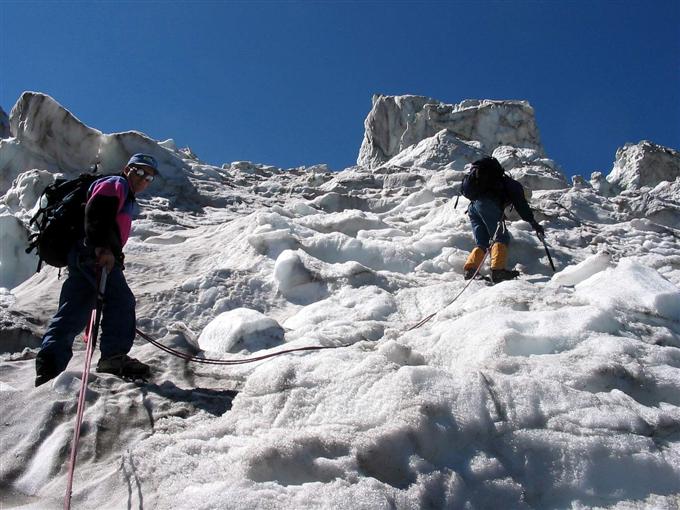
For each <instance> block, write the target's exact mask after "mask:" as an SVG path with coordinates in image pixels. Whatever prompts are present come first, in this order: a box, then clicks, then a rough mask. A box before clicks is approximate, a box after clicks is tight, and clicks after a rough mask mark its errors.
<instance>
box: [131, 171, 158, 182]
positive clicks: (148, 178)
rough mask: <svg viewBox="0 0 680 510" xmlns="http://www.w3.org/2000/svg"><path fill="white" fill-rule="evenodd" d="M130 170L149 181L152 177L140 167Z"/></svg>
mask: <svg viewBox="0 0 680 510" xmlns="http://www.w3.org/2000/svg"><path fill="white" fill-rule="evenodd" d="M131 172H132V173H133V174H135V175H138V176H139V177H144V179H145V180H146V181H147V182H151V181H153V179H154V176H153V175H151V174H148V173H146V172H145V171H144V170H142V169H141V168H132V170H131Z"/></svg>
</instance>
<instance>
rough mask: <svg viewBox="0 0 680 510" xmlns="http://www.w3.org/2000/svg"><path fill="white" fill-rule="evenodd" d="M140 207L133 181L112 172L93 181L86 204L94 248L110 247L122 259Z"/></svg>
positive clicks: (89, 241)
mask: <svg viewBox="0 0 680 510" xmlns="http://www.w3.org/2000/svg"><path fill="white" fill-rule="evenodd" d="M137 212H138V207H137V202H136V201H135V195H134V193H133V192H132V190H131V189H130V183H128V180H127V179H126V178H125V177H123V176H121V175H110V176H108V177H103V178H101V179H98V180H96V181H94V182H93V183H92V186H90V189H89V191H88V200H87V204H86V205H85V241H86V244H87V245H88V246H91V247H93V248H99V247H101V248H109V249H110V250H111V251H112V252H113V254H114V255H115V257H116V258H117V259H119V260H121V261H122V258H123V246H125V243H127V240H128V237H130V229H131V227H132V219H133V218H134V217H135V216H136V215H137Z"/></svg>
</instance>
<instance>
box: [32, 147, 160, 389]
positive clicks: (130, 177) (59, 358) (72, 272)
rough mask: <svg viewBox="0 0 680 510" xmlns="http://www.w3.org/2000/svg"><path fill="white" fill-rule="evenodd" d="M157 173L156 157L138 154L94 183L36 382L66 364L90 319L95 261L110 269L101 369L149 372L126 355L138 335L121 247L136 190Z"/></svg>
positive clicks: (50, 376) (42, 350)
mask: <svg viewBox="0 0 680 510" xmlns="http://www.w3.org/2000/svg"><path fill="white" fill-rule="evenodd" d="M157 175H158V163H157V162H156V159H155V158H154V157H153V156H150V155H148V154H135V155H133V156H132V157H131V158H130V160H129V161H128V163H127V165H126V166H125V168H123V171H122V173H121V174H120V175H110V176H107V177H102V178H101V179H98V180H96V181H94V182H93V183H92V186H91V187H90V189H89V191H88V201H87V204H86V206H85V238H84V239H81V240H80V241H78V242H77V243H76V245H75V246H74V247H73V248H72V249H71V252H70V253H69V256H68V278H67V279H66V281H65V282H64V284H63V286H62V288H61V294H60V296H59V308H58V309H57V313H56V314H55V315H54V317H53V318H52V320H51V321H50V323H49V326H48V327H47V331H46V332H45V335H44V336H43V340H42V346H41V348H40V352H39V353H38V355H37V357H36V359H35V368H36V378H35V385H36V386H40V385H41V384H45V383H46V382H47V381H49V380H51V379H53V378H54V377H56V376H57V375H59V374H60V373H61V372H63V371H64V370H65V369H66V366H67V365H68V362H69V361H70V359H71V357H72V356H73V351H72V345H73V340H74V338H75V336H76V335H77V334H78V333H80V332H81V331H82V330H83V328H84V327H85V326H86V325H87V323H88V319H89V316H90V311H91V310H92V308H93V306H94V304H95V300H96V292H95V289H96V276H95V275H96V267H97V266H98V267H99V268H105V269H106V272H107V275H108V276H107V280H106V290H105V293H104V307H103V313H102V321H101V328H102V334H101V338H100V342H99V348H100V350H101V358H100V359H99V362H98V363H97V371H98V372H106V373H111V374H116V375H120V376H125V377H136V376H139V377H145V376H148V374H149V366H148V365H146V364H145V363H142V362H141V361H139V360H136V359H134V358H131V357H130V356H128V354H127V353H128V352H129V351H130V349H131V348H132V342H133V340H134V338H135V320H136V319H135V296H134V295H133V294H132V291H131V290H130V287H129V286H128V284H127V281H126V280H125V276H124V274H123V247H124V246H125V243H126V242H127V240H128V237H129V236H130V229H131V226H132V219H133V217H134V216H136V214H137V209H138V207H137V202H136V200H135V196H136V195H137V194H138V193H141V192H143V191H144V190H146V188H147V187H148V186H149V184H151V182H152V181H153V180H154V178H155V177H156V176H157Z"/></svg>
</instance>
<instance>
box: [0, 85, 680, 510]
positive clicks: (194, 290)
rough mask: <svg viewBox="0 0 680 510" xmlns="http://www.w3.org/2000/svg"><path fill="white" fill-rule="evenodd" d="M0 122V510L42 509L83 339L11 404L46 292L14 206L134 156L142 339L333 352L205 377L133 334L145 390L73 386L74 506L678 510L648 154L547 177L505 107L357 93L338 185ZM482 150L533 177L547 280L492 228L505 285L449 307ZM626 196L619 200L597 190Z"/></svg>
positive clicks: (53, 274)
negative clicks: (469, 177)
mask: <svg viewBox="0 0 680 510" xmlns="http://www.w3.org/2000/svg"><path fill="white" fill-rule="evenodd" d="M381 112H382V113H381ZM498 123H501V124H502V126H499V125H498ZM9 125H10V126H11V128H12V130H11V134H12V138H4V139H0V172H1V174H0V186H1V189H0V191H1V192H2V198H1V199H0V225H2V245H1V246H2V248H1V250H0V279H1V280H0V314H1V317H0V319H2V320H1V322H0V333H1V334H2V340H1V341H0V352H1V353H2V354H0V414H1V415H2V424H3V427H2V432H1V433H0V440H1V444H0V507H2V508H26V509H29V508H30V509H50V508H61V507H62V500H63V496H64V492H65V487H66V475H67V469H68V454H69V449H70V443H71V438H72V434H73V427H74V416H75V411H76V404H77V402H76V400H77V392H78V388H79V385H80V378H81V377H82V376H81V368H82V364H83V359H84V346H83V343H82V341H81V339H80V338H79V339H77V340H76V343H75V345H74V348H75V355H74V358H73V360H72V361H71V363H70V365H69V367H68V369H67V371H66V372H64V373H62V374H61V375H60V376H59V377H57V378H56V379H54V381H52V382H51V383H49V384H46V385H43V386H41V387H39V388H34V387H33V377H34V357H35V354H36V352H37V351H36V347H37V346H38V345H39V342H40V337H41V335H42V332H43V331H44V329H45V325H46V323H47V321H48V320H49V318H50V317H51V315H52V314H53V313H54V311H55V309H56V306H57V301H58V294H59V289H60V286H61V283H62V281H63V276H62V278H61V279H59V278H58V271H57V270H56V269H54V268H49V267H47V268H44V269H43V270H42V271H41V272H39V273H37V274H34V273H33V272H34V269H35V267H36V264H37V260H36V259H35V256H34V255H33V254H26V253H25V252H24V247H25V242H26V239H27V236H28V235H29V232H30V228H29V226H28V222H29V219H30V217H31V214H32V210H33V208H34V207H35V205H36V202H37V200H38V197H39V195H40V192H41V190H42V189H43V188H44V187H45V185H46V184H49V183H51V182H52V181H53V180H54V178H55V176H56V173H57V172H59V173H61V174H64V175H65V176H67V177H69V176H73V175H75V174H77V172H78V171H79V170H83V169H87V167H89V166H90V165H93V164H94V163H95V162H97V161H98V162H99V163H100V164H101V165H103V166H104V167H105V168H106V169H107V171H112V170H113V169H115V168H120V167H121V166H122V165H123V164H124V162H125V161H126V157H127V156H128V155H129V153H130V152H131V151H136V150H146V151H148V152H151V153H152V154H154V155H156V156H158V158H159V160H160V161H161V162H162V170H161V171H162V173H163V178H161V179H158V181H154V183H153V185H152V186H151V187H150V188H149V190H148V192H147V193H146V194H145V195H143V196H141V197H139V201H140V204H141V207H142V215H141V217H140V218H139V219H137V220H136V222H135V223H134V227H133V230H132V233H131V238H130V241H129V242H128V245H127V246H126V271H125V274H126V277H127V279H128V281H129V283H130V285H131V287H132V289H133V291H134V292H135V295H136V298H137V317H138V326H139V328H140V329H141V330H143V331H145V332H147V333H149V334H150V335H152V336H153V337H155V338H157V339H158V340H160V341H161V342H163V343H164V344H165V345H167V346H169V347H172V348H174V349H178V350H181V351H183V352H186V353H190V354H192V355H195V356H197V357H199V358H216V359H220V360H243V359H247V358H249V357H252V356H261V355H266V354H271V353H275V352H277V351H281V350H286V349H291V348H299V347H308V346H319V347H330V348H328V349H324V350H318V351H302V352H296V353H294V354H285V355H281V356H275V357H272V358H268V359H266V360H262V361H258V362H255V363H248V364H239V365H227V366H225V365H209V364H198V363H190V362H186V361H184V360H182V359H179V358H176V357H172V356H170V355H169V354H166V353H165V352H163V351H160V350H158V349H156V348H155V347H153V346H152V345H150V344H146V343H144V342H143V341H142V340H141V339H138V340H137V342H136V344H135V347H134V348H133V350H132V353H131V354H132V355H133V356H135V357H137V358H139V359H141V360H143V361H145V362H147V363H149V364H150V365H151V368H152V371H153V376H152V378H151V379H150V380H149V381H148V382H146V383H140V382H137V383H135V382H129V381H123V380H121V379H118V378H117V377H115V376H112V375H108V374H98V373H96V372H93V373H91V375H90V379H89V386H88V388H89V389H88V392H87V408H86V411H85V416H84V424H83V428H82V435H81V440H80V450H79V457H78V463H77V468H76V476H75V484H74V494H73V498H74V499H73V508H101V509H108V508H111V509H119V508H156V509H191V510H194V509H214V508H233V509H248V508H250V509H260V508H276V509H279V508H280V509H290V508H333V509H348V510H349V509H352V510H354V509H371V510H372V509H381V508H385V509H388V508H398V509H420V508H451V509H458V508H469V509H488V508H507V509H515V508H517V509H544V508H545V509H552V508H560V509H561V508H572V509H578V508H618V509H631V508H661V509H673V508H678V507H679V506H680V288H679V287H678V285H680V242H679V239H680V217H679V216H678V214H679V211H680V182H679V180H678V179H677V178H676V176H675V175H670V174H669V175H665V174H663V173H660V172H659V171H658V170H657V171H652V170H650V169H649V168H647V167H646V164H647V163H645V161H646V160H645V158H646V157H647V156H646V155H647V154H649V153H650V151H649V150H647V149H646V147H647V146H644V147H643V146H642V145H643V144H641V146H640V149H639V150H637V152H636V151H635V150H633V148H630V147H629V148H628V149H627V150H626V151H620V152H619V159H618V160H617V163H616V174H615V176H619V177H617V178H616V179H614V178H612V179H611V181H612V182H611V187H606V185H605V184H604V183H605V182H606V183H608V182H609V181H605V180H604V179H598V178H597V176H595V177H594V178H593V177H591V182H597V183H599V184H598V186H597V187H596V186H594V185H592V184H589V183H588V182H587V181H586V180H585V179H583V178H580V179H576V180H575V181H574V182H575V184H578V185H574V186H572V187H570V186H569V185H568V184H567V182H566V179H565V178H564V176H563V175H562V174H561V171H560V169H559V167H558V166H557V165H556V164H555V162H553V161H552V160H550V159H548V157H547V156H546V155H545V152H544V150H543V148H542V146H541V145H540V139H539V137H538V130H537V127H536V125H535V121H534V119H533V110H532V109H531V107H530V106H529V105H528V103H525V102H519V101H514V102H502V101H464V102H462V103H460V104H459V105H442V104H441V103H438V102H437V101H435V100H430V99H428V98H419V97H417V96H402V97H398V98H389V97H386V96H379V97H377V98H376V99H375V100H374V110H373V111H372V112H371V114H369V117H368V118H367V121H366V126H367V133H366V136H365V139H364V144H363V145H362V149H361V152H360V157H359V159H360V163H361V162H363V164H362V165H359V166H356V167H353V168H350V169H347V170H345V171H343V172H339V173H335V174H331V173H329V172H327V170H326V168H325V166H323V165H319V166H316V167H311V168H295V169H287V170H282V169H279V168H275V167H272V166H267V165H260V164H256V163H251V162H245V161H237V162H234V163H227V164H224V165H222V167H214V166H210V165H207V164H205V163H203V162H201V161H200V160H199V159H198V157H197V156H196V155H195V154H193V152H192V151H191V150H190V149H178V148H177V146H176V144H175V143H174V142H173V141H172V140H167V141H164V142H155V141H153V140H151V139H149V138H148V137H146V136H145V135H143V134H142V133H136V132H130V133H116V134H108V135H107V134H103V133H101V132H99V131H97V130H95V129H92V128H89V127H87V126H84V125H83V124H82V123H80V121H78V120H77V119H75V117H73V116H71V115H70V114H69V113H68V112H66V111H65V110H63V109H62V108H61V107H60V106H59V105H58V103H56V101H54V100H52V99H51V98H49V97H47V96H43V95H41V94H37V93H29V94H25V95H24V96H22V98H21V99H20V100H19V101H18V102H17V105H16V106H15V108H14V109H13V110H12V113H11V115H10V120H9ZM41 130H42V131H41ZM55 130H56V131H55ZM443 130H444V131H443ZM52 131H54V132H56V133H58V137H59V140H55V139H52V138H50V137H49V136H45V133H46V132H52ZM463 134H466V137H465V139H464V138H462V135H463ZM475 136H477V137H478V138H475ZM62 142H63V143H62ZM66 142H68V143H66ZM645 143H647V144H648V143H649V142H645ZM482 151H486V152H491V151H493V154H494V155H495V156H496V157H498V158H499V159H500V160H501V161H502V162H503V164H504V165H505V167H506V168H507V170H508V171H509V172H511V173H512V175H514V176H515V177H517V178H518V179H520V180H521V181H522V182H524V183H525V184H526V185H527V187H528V188H529V191H530V193H531V205H532V207H533V208H534V209H535V211H536V216H537V219H538V220H539V221H541V223H542V224H543V225H544V227H545V229H546V232H547V242H548V244H549V250H550V254H551V255H552V258H553V260H554V262H555V265H556V268H557V272H556V273H553V271H552V270H551V269H550V266H549V263H548V258H547V255H546V253H545V249H544V246H543V245H542V244H541V243H540V242H539V240H538V239H537V238H536V236H535V235H534V234H533V231H532V229H531V227H530V226H529V225H528V224H526V223H525V222H523V221H520V220H518V218H517V217H516V214H515V213H513V212H512V211H508V215H509V221H508V223H507V224H508V229H509V232H510V234H511V235H512V242H511V245H510V261H509V264H510V266H511V267H512V266H515V267H517V268H518V269H520V270H521V271H522V273H523V274H522V277H521V278H520V279H518V280H514V281H508V282H503V283H501V284H498V285H495V286H490V285H488V284H487V283H486V282H484V281H481V280H474V281H472V282H470V283H469V286H468V287H467V288H465V290H464V291H463V289H464V287H465V285H466V284H467V283H468V282H465V281H463V279H462V277H461V273H462V268H463V264H464V262H465V258H466V256H467V254H468V252H469V250H470V249H471V248H472V247H473V240H472V235H471V232H470V228H469V223H468V219H467V217H466V214H465V209H466V207H467V201H466V200H465V199H464V198H462V197H461V198H460V200H459V202H458V204H457V206H456V198H455V197H456V195H457V193H458V187H459V183H460V180H461V178H462V175H463V170H464V168H465V165H466V164H467V163H469V162H470V161H471V160H472V159H474V158H475V157H476V155H477V154H479V153H481V152H482ZM651 152H653V153H654V154H653V156H650V158H651V159H650V160H649V161H648V163H649V164H652V165H653V164H655V163H654V162H655V161H657V160H658V158H659V157H661V156H663V158H665V159H664V161H666V160H668V158H671V159H672V158H675V157H677V155H676V153H675V152H674V151H671V150H667V151H663V154H662V155H661V156H660V155H659V151H657V150H654V151H651ZM632 153H635V154H636V156H635V157H634V158H632V157H631V156H630V154H632ZM633 160H634V164H633V163H632V161H633ZM674 164H675V160H672V161H671V162H670V163H668V162H667V167H668V168H675V167H674V166H673V165H674ZM369 167H370V168H369ZM635 172H638V174H636V173H635ZM636 175H637V176H638V177H639V176H641V175H644V178H643V179H638V178H637V177H636ZM621 176H626V177H625V179H623V178H622V177H621ZM650 179H652V181H651V182H650ZM624 181H625V182H635V183H637V184H638V186H637V187H634V186H629V187H627V188H626V189H625V190H623V191H621V192H620V193H619V194H616V188H615V186H619V187H620V188H622V187H623V186H622V185H621V183H623V182H624ZM600 187H602V191H600ZM482 272H483V274H488V265H487V267H485V268H484V269H483V271H482ZM461 291H463V292H462V294H460V293H461ZM459 294H460V296H459V297H458V298H457V299H454V298H455V297H456V296H458V295H459ZM431 314H434V315H433V316H432V318H431V319H430V320H429V321H428V322H426V323H424V324H423V325H422V326H420V327H417V328H413V326H414V325H415V324H416V323H418V322H419V321H420V320H421V319H423V318H424V317H427V316H429V315H431ZM95 357H96V356H95ZM95 361H96V360H95Z"/></svg>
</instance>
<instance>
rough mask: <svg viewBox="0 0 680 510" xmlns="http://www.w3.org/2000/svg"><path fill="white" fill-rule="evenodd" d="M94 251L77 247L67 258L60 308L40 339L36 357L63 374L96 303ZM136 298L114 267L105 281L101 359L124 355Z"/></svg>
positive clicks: (132, 334) (132, 332)
mask: <svg viewBox="0 0 680 510" xmlns="http://www.w3.org/2000/svg"><path fill="white" fill-rule="evenodd" d="M96 297H97V292H96V274H95V265H94V252H93V250H92V248H87V247H85V246H83V245H82V244H78V245H77V246H76V247H74V248H73V249H72V250H71V253H70V254H69V259H68V278H67V279H66V281H65V282H64V285H63V286H62V287H61V295H60V296H59V309H58V310H57V313H56V314H55V315H54V317H53V318H52V320H51V321H50V323H49V326H48V327H47V332H46V333H45V336H43V340H42V347H41V348H40V352H39V353H38V358H39V359H40V361H41V362H42V363H44V364H48V365H50V366H51V367H53V368H54V369H55V371H56V372H57V373H58V372H63V371H64V370H65V369H66V366H67V365H68V362H69V360H70V359H71V357H72V356H73V351H72V346H73V340H74V339H75V337H76V335H78V334H79V333H81V332H82V331H83V330H84V329H85V327H86V326H87V324H88V322H89V320H90V317H91V314H92V309H93V308H94V307H95V304H96ZM135 325H136V318H135V296H134V295H133V294H132V291H131V290H130V287H128V284H127V282H126V281H125V276H124V275H123V270H122V268H121V267H120V266H119V265H118V264H116V266H115V267H114V268H113V269H112V270H111V272H110V273H109V274H108V276H107V279H106V289H105V291H104V307H103V310H102V320H101V333H100V335H99V339H98V342H99V346H100V347H99V348H100V350H101V355H102V358H108V357H109V356H115V355H117V354H126V353H128V352H129V351H130V349H131V348H132V343H133V340H134V338H135Z"/></svg>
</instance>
